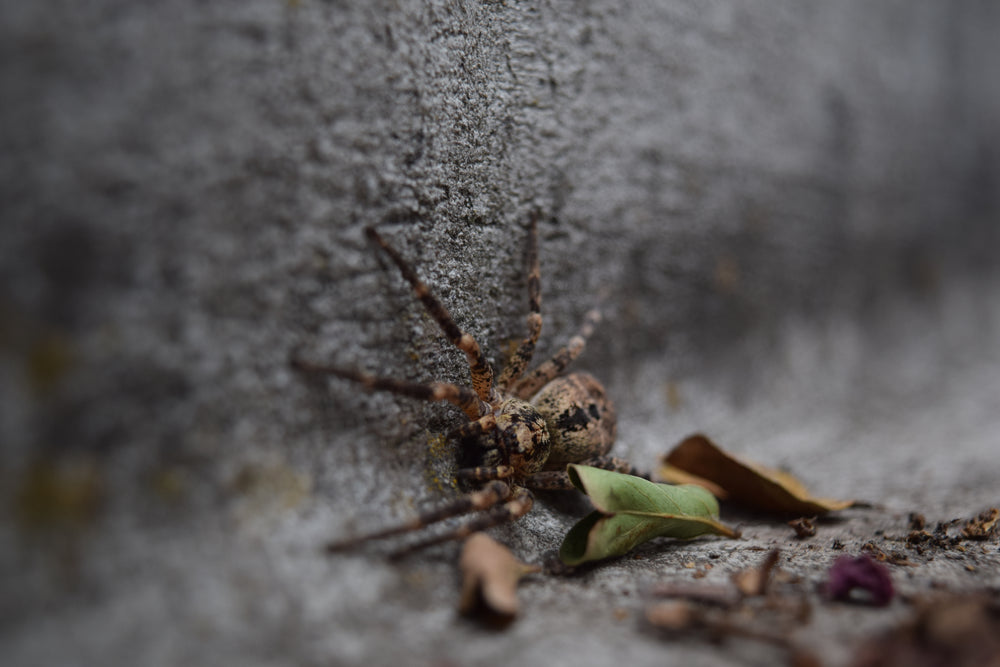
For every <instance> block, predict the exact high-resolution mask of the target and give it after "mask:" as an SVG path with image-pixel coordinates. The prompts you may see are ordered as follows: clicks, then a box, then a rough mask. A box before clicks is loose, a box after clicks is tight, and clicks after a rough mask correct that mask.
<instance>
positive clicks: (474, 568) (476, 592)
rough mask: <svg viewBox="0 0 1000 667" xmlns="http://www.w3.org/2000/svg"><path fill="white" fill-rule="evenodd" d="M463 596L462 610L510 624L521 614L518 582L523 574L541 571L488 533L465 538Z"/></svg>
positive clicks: (462, 560)
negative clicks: (519, 557)
mask: <svg viewBox="0 0 1000 667" xmlns="http://www.w3.org/2000/svg"><path fill="white" fill-rule="evenodd" d="M459 568H461V570H462V597H461V599H460V601H459V610H460V611H461V612H462V613H463V614H466V615H470V616H472V615H475V616H479V617H481V618H482V620H484V621H486V622H488V623H490V624H493V625H506V624H508V623H510V622H511V621H513V620H514V617H515V616H517V607H518V604H517V583H518V581H520V579H521V577H523V576H524V575H526V574H530V573H532V572H539V571H541V568H540V567H538V566H536V565H527V564H525V563H522V562H521V561H519V560H517V559H516V558H514V554H512V553H511V552H510V550H509V549H508V548H507V547H505V546H503V545H501V544H499V543H498V542H496V541H494V540H493V539H492V538H490V537H489V536H488V535H486V534H485V533H475V534H473V535H472V536H471V537H469V539H467V540H466V541H465V546H464V547H463V548H462V558H461V560H460V561H459Z"/></svg>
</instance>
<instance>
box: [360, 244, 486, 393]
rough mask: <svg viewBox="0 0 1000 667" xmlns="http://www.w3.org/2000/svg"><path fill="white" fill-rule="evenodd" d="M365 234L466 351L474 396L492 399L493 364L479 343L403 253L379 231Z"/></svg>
mask: <svg viewBox="0 0 1000 667" xmlns="http://www.w3.org/2000/svg"><path fill="white" fill-rule="evenodd" d="M365 233H366V234H367V235H368V238H369V239H371V240H372V241H373V242H374V243H376V244H377V245H378V246H379V247H380V248H382V250H383V251H385V254H387V255H388V256H389V259H391V260H392V262H393V264H395V265H396V268H398V269H399V272H400V273H401V274H402V275H403V278H405V279H406V282H408V283H410V287H412V288H413V293H414V294H416V296H417V298H418V299H420V302H421V303H422V304H423V305H424V308H425V309H426V310H427V312H428V313H430V315H431V317H433V318H434V319H435V320H436V321H437V323H438V326H440V327H441V331H443V332H444V335H445V336H447V337H448V340H449V341H451V344H452V345H454V346H455V347H457V348H458V349H460V350H462V352H465V356H466V359H467V360H468V362H469V374H470V375H471V377H472V388H473V389H475V391H476V395H478V396H479V398H480V399H481V400H483V401H485V402H487V403H490V402H493V401H495V400H496V398H497V392H496V388H495V387H494V386H493V366H491V365H490V362H489V361H487V360H486V357H485V356H483V352H482V350H481V349H480V348H479V343H477V342H476V339H475V338H473V337H472V335H471V334H468V333H466V332H464V331H462V330H461V329H460V328H459V327H458V325H457V324H455V320H453V319H452V317H451V313H449V312H448V309H447V308H445V307H444V304H442V303H441V302H440V301H438V300H437V297H435V296H434V294H433V293H432V292H431V290H430V288H429V287H428V286H427V284H426V283H424V282H423V281H422V280H420V278H419V277H418V276H417V273H416V271H414V270H413V267H411V266H410V265H409V264H408V263H407V262H406V260H405V259H403V256H402V255H400V254H399V252H398V251H397V250H396V249H395V248H393V247H392V246H391V245H389V243H388V241H386V240H385V239H383V238H382V237H381V236H379V233H378V232H377V231H375V229H374V228H373V227H368V228H367V229H365Z"/></svg>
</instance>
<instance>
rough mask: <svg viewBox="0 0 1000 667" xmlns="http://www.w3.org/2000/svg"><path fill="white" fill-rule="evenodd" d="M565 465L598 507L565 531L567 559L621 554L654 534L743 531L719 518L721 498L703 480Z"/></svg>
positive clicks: (575, 561) (731, 533)
mask: <svg viewBox="0 0 1000 667" xmlns="http://www.w3.org/2000/svg"><path fill="white" fill-rule="evenodd" d="M566 471H567V473H569V478H570V480H571V481H572V482H573V485H574V486H576V487H577V488H578V489H580V490H581V491H583V492H584V493H586V494H587V495H588V496H589V497H590V500H591V502H593V503H594V507H595V508H596V510H595V511H594V512H591V513H590V514H589V515H587V516H586V517H584V518H583V519H582V520H580V522H579V523H577V524H576V525H575V526H573V528H572V529H570V531H569V533H567V534H566V538H565V539H564V540H563V543H562V547H560V549H559V557H560V558H561V559H562V561H563V562H564V563H566V564H567V565H579V564H580V563H586V562H588V561H592V560H600V559H602V558H611V557H613V556H621V555H622V554H625V553H627V552H628V551H630V550H631V549H632V548H634V547H636V546H637V545H639V544H642V543H643V542H645V541H647V540H651V539H653V538H654V537H674V538H678V539H682V540H687V539H691V538H693V537H698V536H699V535H705V534H709V533H711V534H715V535H725V536H727V537H738V536H739V533H737V532H736V531H734V530H733V529H731V528H729V527H728V526H725V525H723V524H721V523H719V521H718V518H719V503H718V501H716V499H715V497H714V496H713V495H712V494H711V493H709V492H708V491H706V490H705V489H703V488H702V487H700V486H695V485H691V484H685V485H681V486H673V485H671V484H656V483H653V482H650V481H647V480H645V479H642V478H641V477H633V476H632V475H623V474H621V473H617V472H610V471H608V470H601V469H600V468H592V467H590V466H582V465H576V464H570V465H569V466H567V469H566Z"/></svg>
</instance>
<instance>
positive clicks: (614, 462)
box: [524, 456, 649, 491]
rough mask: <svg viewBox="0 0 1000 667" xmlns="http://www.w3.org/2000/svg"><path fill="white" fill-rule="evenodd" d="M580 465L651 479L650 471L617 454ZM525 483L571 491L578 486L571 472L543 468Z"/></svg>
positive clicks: (539, 487)
mask: <svg viewBox="0 0 1000 667" xmlns="http://www.w3.org/2000/svg"><path fill="white" fill-rule="evenodd" d="M580 465H585V466H592V467H594V468H601V469H602V470H611V471H613V472H620V473H624V474H626V475H634V476H636V477H642V478H643V479H649V473H648V472H644V471H641V470H638V469H636V468H633V467H632V464H631V463H629V462H628V461H626V460H625V459H620V458H617V457H615V456H595V457H594V458H591V459H587V460H585V461H580ZM524 485H525V486H527V487H528V488H531V489H539V490H546V491H569V490H572V489H574V488H576V487H574V486H573V483H572V482H570V481H569V473H567V472H566V471H565V470H543V471H542V472H536V473H535V474H534V475H531V476H530V477H528V478H527V479H526V480H525V481H524Z"/></svg>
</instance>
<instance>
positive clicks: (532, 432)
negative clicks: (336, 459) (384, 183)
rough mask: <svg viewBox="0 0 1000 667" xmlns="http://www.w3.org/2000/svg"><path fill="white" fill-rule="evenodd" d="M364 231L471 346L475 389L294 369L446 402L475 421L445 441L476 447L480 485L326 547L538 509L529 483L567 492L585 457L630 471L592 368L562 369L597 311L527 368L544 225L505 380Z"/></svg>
mask: <svg viewBox="0 0 1000 667" xmlns="http://www.w3.org/2000/svg"><path fill="white" fill-rule="evenodd" d="M367 234H368V237H369V238H370V239H371V240H372V241H373V242H374V243H375V244H377V245H378V246H379V247H380V248H382V250H383V251H384V252H385V253H386V254H387V255H388V256H389V258H390V259H392V261H393V263H394V264H395V265H396V266H397V267H398V268H399V271H400V272H401V273H402V274H403V277H404V278H405V279H406V280H407V282H409V283H410V285H411V286H412V288H413V291H414V294H416V296H417V298H418V299H420V301H421V302H422V303H423V305H424V307H425V308H426V309H427V312H428V313H430V315H431V316H432V317H433V318H434V319H435V320H436V321H437V323H438V324H439V325H440V327H441V330H442V331H443V332H444V334H445V336H447V337H448V339H449V340H450V341H451V342H452V344H454V345H455V346H456V347H458V348H459V349H460V350H462V351H463V352H465V355H466V357H467V359H468V362H469V373H470V375H471V384H472V387H471V388H469V387H463V386H460V385H456V384H448V383H442V382H432V383H428V384H421V383H415V382H407V381H404V380H396V379H393V378H387V377H376V376H373V375H369V374H367V373H362V372H359V371H354V370H350V369H345V368H340V367H337V366H327V365H322V364H315V363H312V362H309V361H305V360H303V359H300V358H298V357H293V360H292V363H293V365H294V366H295V367H296V368H298V369H300V370H303V371H306V372H310V373H328V374H332V375H336V376H339V377H342V378H346V379H349V380H353V381H354V382H358V383H360V384H361V385H362V386H364V387H365V388H366V389H368V390H373V391H389V392H393V393H396V394H401V395H404V396H410V397H413V398H418V399H423V400H428V401H447V402H450V403H452V404H454V405H456V406H457V407H459V408H460V409H461V410H462V411H463V412H464V413H465V415H466V416H467V417H468V418H469V422H468V423H466V424H463V425H462V426H460V427H458V428H457V429H455V430H454V431H453V432H452V433H451V434H449V437H450V438H452V439H455V440H458V441H460V442H461V443H463V445H464V446H465V447H469V448H472V449H473V451H471V452H469V453H470V454H472V459H473V460H474V461H475V462H476V463H475V464H474V465H473V466H471V467H466V468H462V469H460V470H459V471H458V476H459V478H461V479H466V480H471V481H472V482H475V483H480V484H481V487H480V489H479V490H477V491H474V492H472V493H469V494H467V495H465V496H462V497H460V498H458V499H456V500H454V501H452V502H451V503H449V504H447V505H445V506H444V507H441V508H439V509H436V510H432V511H429V512H425V513H423V514H421V515H420V516H419V517H417V518H416V519H415V520H413V521H411V522H408V523H406V524H403V525H401V526H396V527H393V528H389V529H387V530H383V531H379V532H377V533H372V534H369V535H364V536H361V537H356V538H351V539H348V540H343V541H340V542H337V543H334V544H331V545H329V548H330V549H331V550H339V549H343V548H346V547H350V546H354V545H356V544H358V543H360V542H363V541H366V540H369V539H374V538H377V537H385V536H388V535H393V534H396V533H402V532H405V531H409V530H415V529H417V528H421V527H423V526H426V525H428V524H431V523H434V522H437V521H440V520H442V519H446V518H448V517H452V516H458V515H460V514H466V513H469V512H473V511H484V512H485V514H483V515H481V516H479V517H477V518H475V519H473V520H472V521H470V522H468V523H467V524H465V525H464V526H462V527H460V528H458V529H456V530H454V531H451V532H449V533H445V534H443V535H439V536H437V537H434V538H432V539H429V540H425V541H424V542H421V543H420V544H419V545H418V546H424V545H426V544H432V543H436V542H440V541H444V540H448V539H456V538H461V537H464V536H466V535H468V534H470V533H472V532H473V531H476V530H482V529H484V528H488V527H490V526H494V525H497V524H500V523H503V522H506V521H513V520H515V519H518V518H520V517H521V516H523V515H524V514H526V513H527V512H528V511H529V510H530V509H531V506H532V503H533V497H532V495H531V492H530V491H529V490H528V489H529V488H534V489H569V488H572V485H571V484H570V482H569V478H568V476H567V474H566V464H567V463H585V464H587V465H592V466H598V467H602V468H607V469H610V470H619V471H622V472H634V471H633V470H632V469H631V467H630V466H629V465H628V464H627V463H626V462H624V461H622V460H620V459H616V458H613V457H610V456H607V454H608V452H609V451H610V449H611V446H612V445H613V444H614V440H615V424H616V415H615V409H614V404H613V403H612V402H611V401H610V400H609V399H608V397H607V395H606V393H605V391H604V387H603V386H601V384H600V382H598V381H597V380H596V379H594V378H593V377H592V376H590V375H588V374H586V373H573V374H570V375H561V374H562V372H563V370H565V368H566V366H567V365H569V363H570V362H571V361H573V360H574V359H575V358H576V357H578V356H579V355H580V353H581V352H582V351H583V348H584V346H585V345H586V341H587V338H588V337H589V336H590V335H591V333H592V332H593V329H594V325H595V324H596V323H597V322H598V321H599V320H600V315H599V314H598V313H597V311H591V312H590V313H588V314H587V316H586V319H585V321H584V324H583V327H581V329H580V332H579V333H578V334H577V335H575V336H573V337H572V338H571V339H570V341H569V342H568V343H567V344H566V346H565V347H563V348H561V349H560V350H559V351H558V352H556V354H555V355H554V356H553V357H552V358H551V359H549V360H548V361H546V362H545V363H543V364H541V365H540V366H538V368H536V369H535V370H533V371H531V372H530V373H528V374H525V370H526V369H527V367H528V364H529V363H530V362H531V357H532V354H533V352H534V349H535V344H536V342H537V341H538V336H539V334H540V333H541V329H542V316H541V288H540V273H539V266H538V230H537V223H536V220H535V218H532V220H531V225H530V232H529V237H528V238H529V243H528V294H529V301H530V310H529V314H528V318H527V319H528V335H527V337H526V338H525V339H524V340H523V341H521V343H520V345H519V346H518V347H517V349H516V350H515V352H514V354H513V356H512V357H511V359H510V361H509V362H508V363H507V365H506V366H505V367H504V369H503V371H502V372H501V374H500V376H499V377H496V376H495V375H494V372H493V367H492V366H491V365H490V363H489V362H488V361H487V360H486V357H485V356H483V354H482V351H481V350H480V348H479V344H478V343H477V342H476V341H475V339H474V338H473V337H472V336H471V335H469V334H467V333H465V332H463V331H462V330H461V329H459V328H458V325H456V324H455V322H454V320H452V318H451V315H450V314H449V313H448V311H447V310H446V309H445V307H444V306H443V305H442V304H441V303H440V302H439V301H438V300H437V298H435V297H434V295H433V294H431V291H430V289H429V288H428V287H427V285H425V284H424V283H423V282H422V281H421V280H420V279H419V278H418V277H417V274H416V273H415V272H414V271H413V269H412V268H411V267H410V265H409V264H407V263H406V261H405V260H404V259H403V258H402V256H401V255H400V254H399V253H398V252H396V250H395V249H394V248H393V247H392V246H390V245H389V244H388V243H387V242H386V241H385V240H384V239H383V238H382V237H381V236H380V235H379V234H378V232H376V231H375V230H374V229H371V228H369V229H368V230H367Z"/></svg>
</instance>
